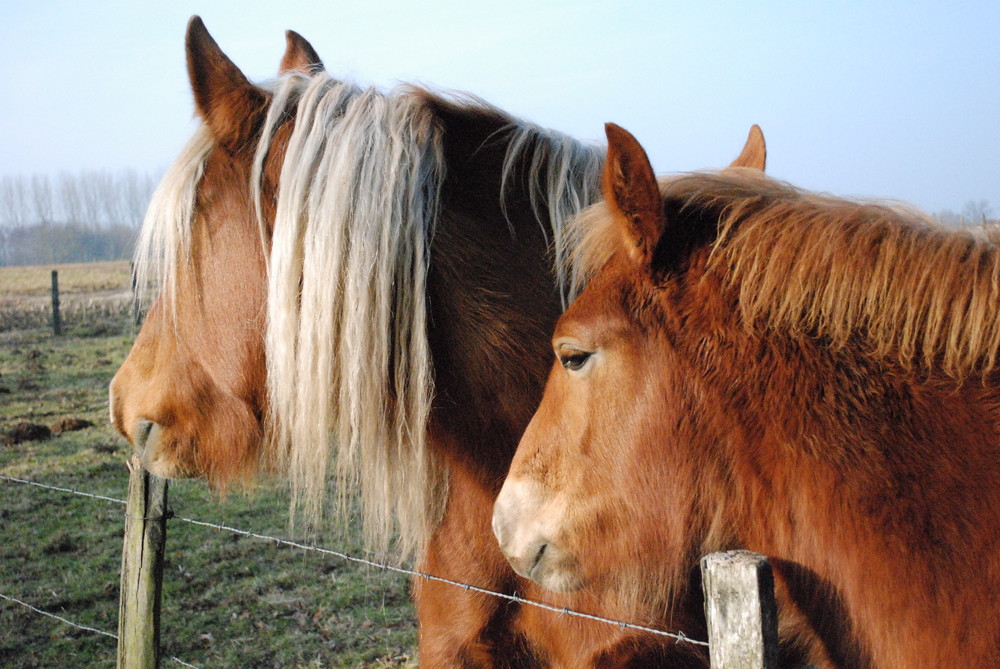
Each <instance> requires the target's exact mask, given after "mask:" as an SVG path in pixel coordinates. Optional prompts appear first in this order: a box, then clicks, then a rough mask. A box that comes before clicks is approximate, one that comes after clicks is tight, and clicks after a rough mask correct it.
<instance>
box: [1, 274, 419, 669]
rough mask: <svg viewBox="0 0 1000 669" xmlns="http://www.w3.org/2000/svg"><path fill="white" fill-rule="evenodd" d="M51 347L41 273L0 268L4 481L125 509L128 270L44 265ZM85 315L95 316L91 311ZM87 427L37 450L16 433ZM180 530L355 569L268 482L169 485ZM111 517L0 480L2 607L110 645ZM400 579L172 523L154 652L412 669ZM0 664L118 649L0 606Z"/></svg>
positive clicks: (117, 531) (116, 524)
mask: <svg viewBox="0 0 1000 669" xmlns="http://www.w3.org/2000/svg"><path fill="white" fill-rule="evenodd" d="M54 268H55V269H58V270H59V276H60V288H61V291H62V293H63V300H62V314H63V323H64V332H65V333H66V334H65V335H64V336H62V337H58V338H56V337H53V336H52V333H51V329H50V328H49V327H48V325H47V318H48V311H47V302H46V300H47V295H48V291H49V276H50V274H49V271H50V270H51V269H53V267H32V268H18V267H7V268H0V475H2V476H4V477H8V478H16V479H23V480H30V481H36V482H39V483H44V484H47V485H50V486H56V487H61V488H67V489H71V490H74V491H80V492H86V493H91V494H95V495H102V496H106V497H109V498H114V499H117V500H123V499H124V498H125V496H126V491H127V486H128V470H127V468H126V466H125V461H126V460H127V458H128V456H129V449H128V445H127V443H126V442H125V441H124V440H123V439H121V438H120V437H119V436H118V435H117V434H116V433H115V432H114V430H113V429H112V427H111V426H110V424H109V422H108V419H107V411H108V406H107V385H108V382H109V381H110V379H111V377H112V375H113V374H114V372H115V370H116V369H117V367H118V365H119V364H120V363H121V361H122V360H123V359H124V358H125V355H126V354H127V352H128V349H129V346H130V345H131V341H132V339H133V337H134V328H133V326H132V325H131V324H130V323H129V308H128V300H127V299H121V300H109V299H108V297H109V296H113V295H125V296H126V298H127V292H128V281H129V273H128V263H127V262H123V263H94V264H93V265H72V266H56V267H54ZM98 303H101V304H102V305H103V306H101V307H100V308H98V307H97V306H95V305H97V304H98ZM69 418H77V419H82V420H84V421H88V422H89V423H92V425H91V426H90V427H85V428H83V429H79V430H73V431H65V432H61V433H59V434H54V435H53V436H51V437H50V438H47V439H42V440H31V441H21V442H19V443H12V442H14V441H17V440H16V439H12V438H10V435H11V434H12V433H13V432H14V431H15V428H16V426H17V425H18V424H20V423H24V422H29V423H34V424H38V425H44V426H46V427H49V428H50V429H51V428H52V427H53V426H56V425H57V424H59V423H60V421H63V420H64V419H69ZM169 500H170V507H171V509H172V510H173V512H174V513H175V514H176V515H177V516H178V517H185V518H191V519H197V520H201V521H205V522H209V523H213V524H217V525H225V526H229V527H233V528H240V529H243V530H248V531H252V532H255V533H258V534H262V535H267V536H272V537H281V538H290V539H295V540H299V541H302V542H303V543H307V544H310V545H313V546H322V547H326V548H332V549H335V550H338V551H342V552H345V553H348V554H351V555H358V556H364V554H363V552H362V550H361V548H360V540H359V538H358V537H356V536H355V535H354V534H353V533H352V532H351V531H350V530H343V529H341V530H333V529H326V530H320V531H312V532H306V531H304V530H302V531H299V532H298V535H297V536H293V535H292V533H291V530H290V528H289V524H288V512H287V510H288V497H287V495H286V493H285V491H284V490H283V489H282V488H281V487H280V486H278V485H269V484H266V483H262V484H260V485H259V487H258V489H256V490H253V491H249V492H234V493H230V494H229V495H228V496H227V497H226V498H223V499H220V498H218V497H217V496H214V495H213V494H212V493H211V492H210V491H209V490H208V489H207V487H206V486H205V484H204V483H203V482H201V481H179V482H173V483H172V484H171V487H170V493H169ZM124 511H125V510H124V506H123V505H119V504H117V503H115V502H112V501H106V500H100V499H93V498H87V497H82V496H79V495H74V494H71V493H67V492H60V491H54V490H48V489H41V488H38V487H34V486H29V485H25V484H21V483H15V482H11V481H9V480H6V479H3V480H0V595H3V596H6V597H8V598H16V599H18V600H20V601H22V602H25V603H27V604H30V605H32V606H35V607H37V608H39V609H42V610H44V611H48V612H50V613H53V614H56V615H59V616H62V617H64V618H66V619H68V620H71V621H73V622H75V623H78V624H80V625H84V626H87V627H92V628H95V629H98V630H103V631H106V632H110V633H112V634H114V633H115V632H116V625H117V615H118V588H119V584H118V579H119V569H120V561H121V539H122V533H123V527H124ZM414 620H415V618H414V614H413V610H412V605H411V603H410V596H409V583H408V580H407V578H406V577H404V576H401V575H397V574H392V573H388V572H383V571H381V570H375V569H373V568H367V567H362V566H358V565H355V564H351V563H346V562H344V561H342V560H339V559H337V558H334V557H331V556H327V555H322V554H319V553H315V552H310V551H304V550H301V549H295V548H289V547H287V546H282V545H276V544H274V542H269V541H264V540H259V539H252V538H247V537H245V536H241V535H239V534H235V533H233V532H227V531H222V530H216V529H209V528H205V527H201V526H196V525H193V524H190V523H185V522H181V521H180V520H179V519H175V520H172V521H170V522H169V523H168V525H167V549H166V557H165V566H164V582H163V612H162V624H161V629H162V645H163V652H164V657H165V659H164V663H163V664H164V666H181V665H178V664H176V663H174V662H172V661H170V660H169V659H166V658H167V656H173V657H176V658H179V659H181V660H183V661H184V662H187V663H190V664H192V665H195V666H199V667H236V666H242V667H311V666H334V667H336V666H350V667H357V666H365V667H397V666H412V665H414V664H415V659H416V658H415V651H414V648H415V645H416V625H415V622H414ZM0 665H2V666H4V667H13V668H28V667H53V666H81V667H82V666H86V667H113V666H114V665H115V641H114V639H112V638H109V637H107V636H103V635H101V634H98V633H95V632H89V631H84V630H81V629H78V628H75V627H71V626H69V625H67V624H65V623H63V622H60V621H57V620H54V619H51V618H48V617H44V616H42V615H40V614H37V613H35V612H34V611H32V610H30V609H28V608H26V607H24V606H22V605H20V604H16V603H13V602H11V601H9V600H8V599H0Z"/></svg>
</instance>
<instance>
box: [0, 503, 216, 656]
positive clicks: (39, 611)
mask: <svg viewBox="0 0 1000 669" xmlns="http://www.w3.org/2000/svg"><path fill="white" fill-rule="evenodd" d="M42 487H45V486H42ZM0 599H3V600H6V601H8V602H11V603H13V604H19V605H20V606H23V607H24V608H26V609H30V610H32V611H34V612H35V613H37V614H39V615H42V616H47V617H49V618H54V619H56V620H58V621H59V622H61V623H64V624H66V625H69V626H70V627H75V628H76V629H78V630H83V631H84V632H90V633H92V634H100V635H103V636H107V637H111V638H112V639H114V640H115V641H118V635H117V634H112V633H111V632H105V631H104V630H101V629H97V628H96V627H88V626H87V625H81V624H80V623H75V622H73V621H72V620H69V619H68V618H63V617H62V616H58V615H56V614H54V613H51V612H49V611H43V610H42V609H40V608H38V607H36V606H32V605H31V604H29V603H27V602H22V601H21V600H20V599H18V598H16V597H9V596H7V595H5V594H3V593H2V592H0ZM167 659H168V660H173V661H174V662H176V663H177V664H179V665H181V666H184V667H191V668H192V669H199V667H197V666H196V665H193V664H188V663H187V662H185V661H184V660H181V659H179V658H176V657H174V656H173V655H168V656H167Z"/></svg>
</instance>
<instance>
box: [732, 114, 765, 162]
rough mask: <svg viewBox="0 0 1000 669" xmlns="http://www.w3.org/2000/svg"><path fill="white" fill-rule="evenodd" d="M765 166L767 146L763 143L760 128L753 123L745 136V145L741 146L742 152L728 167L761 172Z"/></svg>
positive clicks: (762, 134)
mask: <svg viewBox="0 0 1000 669" xmlns="http://www.w3.org/2000/svg"><path fill="white" fill-rule="evenodd" d="M766 164H767V145H766V144H765V143H764V133H763V132H762V131H761V129H760V126H759V125H757V124H756V123H754V124H753V125H752V126H751V127H750V134H749V135H748V136H747V143H746V144H745V145H744V146H743V151H741V152H740V155H739V156H737V158H736V160H734V161H733V162H731V163H730V164H729V166H730V167H750V168H753V169H755V170H760V171H761V172H763V171H764V167H765V165H766Z"/></svg>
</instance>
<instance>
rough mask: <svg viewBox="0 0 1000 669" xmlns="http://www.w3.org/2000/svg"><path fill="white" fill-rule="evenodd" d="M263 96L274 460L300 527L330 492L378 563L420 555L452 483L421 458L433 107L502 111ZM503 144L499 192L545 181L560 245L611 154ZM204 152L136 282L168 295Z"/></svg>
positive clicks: (397, 96)
mask: <svg viewBox="0 0 1000 669" xmlns="http://www.w3.org/2000/svg"><path fill="white" fill-rule="evenodd" d="M266 88H267V89H268V91H269V92H270V94H271V96H272V103H271V107H270V108H269V110H268V113H267V117H266V120H265V124H264V129H263V132H262V137H261V139H260V141H259V144H258V145H257V149H256V155H255V158H254V163H253V167H254V169H253V176H252V180H251V184H250V188H251V192H252V194H253V195H252V197H253V198H254V199H255V200H256V205H257V212H258V223H259V225H260V228H261V239H262V243H265V244H266V241H267V238H268V237H269V236H270V237H271V249H270V252H269V254H266V255H267V256H268V258H269V259H268V301H267V316H268V319H267V321H268V325H267V333H266V351H267V364H268V396H269V401H270V415H269V417H268V428H269V432H270V437H269V444H270V448H269V452H270V453H271V454H272V456H273V459H274V460H275V465H276V466H277V467H278V468H279V470H283V471H284V470H287V471H288V472H289V473H290V480H291V485H292V490H293V497H294V498H295V499H296V501H297V502H298V503H301V504H302V506H304V507H305V509H306V510H307V511H308V512H309V514H308V515H310V516H315V515H316V514H318V513H319V512H320V511H321V510H322V509H323V507H324V506H325V500H326V499H327V493H328V492H329V490H328V488H329V483H328V482H329V481H330V480H331V479H332V480H334V481H335V482H336V483H335V487H336V491H337V492H336V496H337V497H338V498H339V499H340V500H341V502H345V501H347V500H351V499H353V498H354V497H355V496H356V493H360V497H361V506H360V508H361V510H362V515H363V521H364V523H363V524H364V527H365V530H366V536H367V539H368V541H369V545H370V546H371V547H372V548H374V549H375V550H378V551H380V552H384V551H386V550H387V549H388V548H389V546H390V544H392V543H393V539H395V544H394V548H395V549H396V551H397V552H398V553H399V554H402V555H412V554H414V553H419V552H420V551H421V550H422V547H423V546H424V544H425V542H426V540H427V538H428V537H429V533H430V530H431V529H432V528H433V527H434V526H435V525H436V523H437V522H438V519H439V518H440V516H441V514H442V512H443V504H444V501H445V498H446V495H445V492H446V488H447V472H446V471H444V467H443V465H442V463H440V462H439V461H438V459H437V458H436V457H435V455H434V454H433V452H432V451H431V450H430V449H429V448H428V444H427V443H426V423H427V418H428V414H429V411H430V406H431V398H432V396H433V370H432V366H431V359H430V351H429V347H428V341H427V327H428V323H427V306H426V299H425V298H426V290H425V289H426V279H427V271H428V267H427V263H428V261H429V248H430V243H431V239H432V237H433V234H434V223H435V220H436V217H437V215H438V209H439V206H440V203H439V190H440V187H441V183H442V180H443V179H444V177H445V171H446V165H445V161H444V156H443V149H442V138H441V127H440V123H439V120H438V119H437V117H436V116H435V112H434V109H433V106H432V105H431V104H430V102H429V101H431V100H435V99H436V100H444V101H445V102H447V103H449V104H458V105H462V106H463V107H468V108H469V109H470V110H472V111H471V112H470V113H477V111H478V113H488V114H491V115H502V112H499V111H498V110H496V109H494V108H492V107H489V106H488V105H486V104H485V103H483V102H481V101H479V100H475V99H472V98H467V97H458V96H452V97H441V96H439V94H436V93H431V92H428V91H426V90H422V89H416V88H411V87H404V88H400V89H398V90H395V91H392V92H389V93H384V92H381V91H377V90H374V89H367V90H365V89H361V88H359V87H357V86H354V85H352V84H345V83H342V82H338V81H336V80H334V79H333V78H331V77H330V76H329V75H327V74H325V73H318V74H315V75H314V76H305V75H302V74H297V73H292V74H289V75H286V76H283V77H281V78H279V79H277V80H275V81H274V82H270V83H269V84H267V85H266ZM436 96H437V97H436ZM291 114H294V116H295V126H294V130H293V131H292V133H291V136H290V139H289V141H288V146H287V150H286V154H285V158H284V162H283V166H282V170H281V177H280V182H279V186H278V193H277V197H276V215H275V221H274V224H273V233H270V234H269V230H268V228H267V222H266V221H265V220H264V218H263V214H262V213H261V212H262V210H263V207H262V206H261V202H260V199H261V198H262V197H263V194H262V186H261V184H262V183H263V176H262V175H263V170H264V166H265V164H266V161H267V158H268V151H269V150H270V148H271V140H272V138H273V137H274V135H275V132H276V130H277V128H278V127H279V126H280V124H281V123H283V122H285V121H286V120H287V119H288V117H289V115H291ZM502 117H503V118H509V117H506V115H502ZM504 133H505V136H504V137H503V139H505V140H506V141H507V142H508V144H507V145H508V147H509V148H508V152H507V156H506V162H505V173H504V175H502V179H503V181H504V183H508V173H509V172H510V171H511V170H512V169H513V165H514V164H515V161H523V162H524V163H525V164H526V165H527V166H528V170H529V172H530V173H531V175H532V177H533V178H534V179H536V180H537V182H538V183H541V184H542V188H541V189H540V192H533V193H531V194H530V195H531V200H532V203H533V205H534V206H535V207H536V210H538V211H539V212H540V214H539V220H546V219H547V220H550V221H551V224H552V228H551V230H550V231H549V233H548V234H550V235H551V236H552V237H553V239H554V240H555V241H556V242H558V241H559V240H560V237H561V234H562V233H561V231H562V228H563V223H564V221H565V220H566V219H567V218H568V217H569V216H570V215H571V214H573V213H575V212H576V211H577V210H578V209H580V208H581V207H582V206H584V205H586V204H589V203H590V202H593V201H594V200H595V199H596V198H597V194H598V193H597V180H598V176H599V173H600V167H601V163H602V158H603V151H601V150H599V149H598V148H596V147H587V146H584V145H582V144H580V143H578V142H575V141H574V140H571V139H569V138H568V137H565V136H563V135H561V134H558V133H554V132H550V131H545V130H542V129H540V128H538V127H536V126H532V125H530V124H526V123H523V122H520V121H518V120H517V119H513V118H510V119H509V125H508V127H507V128H506V129H505V131H504ZM211 150H212V142H211V138H210V137H209V136H208V133H207V131H205V130H204V128H202V129H199V130H198V132H197V133H196V135H195V137H194V138H193V139H192V140H191V142H190V143H189V145H188V147H187V148H186V149H185V151H184V153H183V154H182V158H181V159H180V160H178V162H177V164H176V165H175V166H174V167H173V168H172V169H171V171H170V172H169V173H168V176H167V178H165V179H164V182H163V183H162V184H161V186H160V188H159V189H158V192H157V194H156V195H155V196H154V199H153V202H152V203H151V206H150V210H149V213H148V214H147V218H146V221H145V222H144V226H143V233H142V240H141V243H140V246H139V250H138V252H137V261H138V267H139V271H140V272H141V276H142V277H143V278H144V279H153V280H154V281H158V282H159V284H160V285H161V286H163V287H165V290H166V291H167V294H171V291H172V290H173V288H172V287H173V283H174V279H173V277H174V274H175V272H176V263H177V262H181V261H179V260H178V258H183V257H184V256H185V255H186V253H187V248H188V247H187V243H188V242H187V240H188V239H189V238H190V232H189V230H190V225H191V220H192V217H193V212H194V208H195V195H196V189H197V184H198V183H199V180H200V178H201V172H202V169H203V165H204V161H205V158H206V157H207V156H208V155H209V153H210V152H211ZM543 166H544V167H543ZM562 247H563V245H562V244H559V245H558V248H562ZM177 250H180V251H179V252H177ZM565 264H566V263H565V261H564V260H563V259H562V258H561V256H559V254H558V253H557V263H556V268H555V271H556V273H557V275H558V276H565V274H566V269H565ZM340 509H341V511H345V509H346V505H343V504H342V505H340Z"/></svg>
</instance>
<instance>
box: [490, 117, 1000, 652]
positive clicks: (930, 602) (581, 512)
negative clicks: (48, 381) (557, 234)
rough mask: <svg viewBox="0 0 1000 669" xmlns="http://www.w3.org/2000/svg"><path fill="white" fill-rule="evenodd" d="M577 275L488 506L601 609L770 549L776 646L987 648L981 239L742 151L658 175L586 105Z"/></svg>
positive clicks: (558, 578)
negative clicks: (724, 161) (787, 174)
mask: <svg viewBox="0 0 1000 669" xmlns="http://www.w3.org/2000/svg"><path fill="white" fill-rule="evenodd" d="M608 136H609V142H610V146H609V155H608V162H607V165H606V168H605V177H604V191H605V197H606V200H607V202H606V203H605V204H601V205H598V206H597V207H595V208H594V209H593V210H592V211H591V212H589V213H588V214H586V215H585V216H583V219H585V220H584V222H583V225H585V226H586V231H585V233H584V234H585V235H586V236H587V238H586V240H585V241H584V242H583V243H582V245H581V247H580V248H581V251H580V253H581V254H582V255H583V258H582V265H583V267H584V269H583V270H582V271H583V273H584V275H585V276H588V277H590V280H589V283H588V284H587V286H586V288H585V289H584V290H583V292H582V293H581V295H580V296H579V297H578V299H577V300H576V301H575V302H574V303H573V304H572V305H571V306H570V308H569V309H568V310H567V311H566V313H565V314H564V315H563V316H562V317H561V319H560V320H559V323H558V325H557V327H556V329H555V334H554V336H553V347H554V350H555V354H556V362H555V364H554V366H553V369H552V371H551V373H550V376H549V380H548V384H547V386H546V390H545V395H544V398H543V400H542V403H541V406H540V407H539V409H538V411H537V412H536V414H535V416H534V417H533V419H532V421H531V423H530V425H529V427H528V429H527V431H526V433H525V435H524V437H523V438H522V441H521V443H520V446H519V447H518V452H517V454H516V456H515V458H514V462H513V463H512V465H511V470H510V473H509V476H508V479H507V481H506V482H505V484H504V487H503V490H502V491H501V494H500V496H499V498H498V500H497V503H496V507H495V512H494V528H495V531H496V534H497V536H498V539H499V540H500V543H501V546H502V549H503V550H504V552H505V554H506V555H507V557H508V560H509V561H510V562H511V564H512V566H513V567H514V568H515V569H516V570H517V571H518V573H520V574H521V575H523V576H526V577H530V578H533V579H534V580H536V581H538V582H539V583H540V584H542V585H543V586H546V587H549V588H552V589H556V590H560V591H570V592H588V593H591V594H592V595H593V596H595V597H599V598H601V599H603V600H604V601H607V602H614V603H615V604H614V605H615V607H617V608H618V612H619V613H620V614H621V615H624V616H627V615H628V614H629V613H630V612H632V611H636V612H640V611H650V610H655V609H656V608H657V607H661V608H662V609H663V610H664V611H665V612H668V613H666V614H664V617H669V612H670V611H676V610H677V609H678V602H681V603H683V602H685V601H687V600H688V599H689V598H690V597H691V596H692V593H691V587H692V583H691V581H690V577H689V575H690V573H691V570H692V568H693V567H694V566H695V565H696V563H697V560H698V557H699V556H700V555H703V554H705V553H708V552H713V551H716V550H727V549H734V548H747V549H750V550H754V551H757V552H760V553H763V554H765V555H768V556H769V557H770V558H771V559H772V562H773V564H774V566H775V569H776V576H777V591H778V596H779V615H780V618H781V624H782V630H781V636H782V639H783V641H784V651H783V652H784V662H785V663H786V664H787V663H795V662H800V661H802V662H808V663H810V664H815V665H817V666H822V667H873V668H874V667H878V668H884V669H888V668H892V669H900V668H902V669H916V668H917V667H954V668H956V669H957V668H958V667H983V668H985V667H993V666H1000V514H998V512H997V509H998V508H1000V385H998V382H1000V376H998V371H997V368H996V363H997V351H998V348H1000V280H998V279H1000V250H998V248H997V246H996V245H995V244H994V243H993V242H991V241H989V240H987V239H983V238H980V237H976V236H974V235H972V234H970V233H965V232H946V231H944V230H941V229H938V228H936V227H933V226H932V225H930V224H928V223H926V222H925V221H924V220H922V218H920V217H919V216H918V215H916V214H914V213H912V212H907V211H901V210H897V209H893V208H889V207H885V206H876V205H867V204H859V203H855V202H849V201H845V200H839V199H835V198H828V197H820V196H816V195H812V194H809V193H804V192H802V191H799V190H797V189H794V188H792V187H790V186H787V185H785V184H781V183H778V182H776V181H773V180H771V179H768V178H767V177H765V176H763V175H762V174H760V173H758V172H748V171H743V170H727V171H723V172H721V173H714V174H713V173H705V174H691V175H684V176H680V177H677V178H675V179H671V180H668V181H664V182H662V183H660V184H659V186H658V185H657V183H656V181H655V179H654V177H653V173H652V170H651V169H650V168H649V164H648V161H647V160H646V157H645V154H644V152H643V151H642V149H641V147H640V146H639V145H638V144H637V143H636V142H635V140H634V139H633V138H632V137H631V136H630V135H628V133H626V132H625V131H623V130H621V129H620V128H617V127H615V126H609V128H608Z"/></svg>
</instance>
